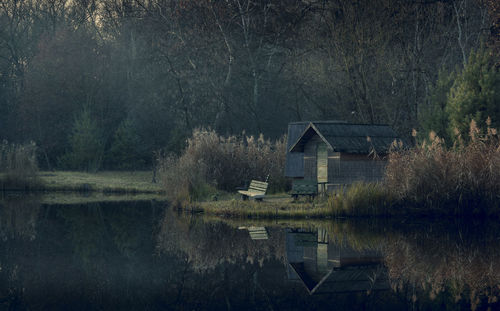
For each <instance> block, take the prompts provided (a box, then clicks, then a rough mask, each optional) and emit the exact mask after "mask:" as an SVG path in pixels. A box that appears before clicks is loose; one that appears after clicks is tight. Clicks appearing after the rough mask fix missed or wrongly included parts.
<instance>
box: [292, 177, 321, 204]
mask: <svg viewBox="0 0 500 311" xmlns="http://www.w3.org/2000/svg"><path fill="white" fill-rule="evenodd" d="M291 194H292V197H293V198H294V199H295V200H297V199H298V198H299V195H308V196H309V198H311V199H313V198H314V197H315V196H317V195H318V184H317V183H316V182H315V181H314V180H303V179H301V180H294V181H293V185H292V192H291Z"/></svg>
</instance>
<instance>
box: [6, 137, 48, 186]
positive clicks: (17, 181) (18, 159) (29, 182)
mask: <svg viewBox="0 0 500 311" xmlns="http://www.w3.org/2000/svg"><path fill="white" fill-rule="evenodd" d="M37 172H38V164H37V160H36V145H35V143H33V142H31V143H29V144H24V145H21V144H11V143H8V142H7V141H3V142H2V144H1V145H0V189H2V190H30V189H33V188H37V187H39V180H38V179H37Z"/></svg>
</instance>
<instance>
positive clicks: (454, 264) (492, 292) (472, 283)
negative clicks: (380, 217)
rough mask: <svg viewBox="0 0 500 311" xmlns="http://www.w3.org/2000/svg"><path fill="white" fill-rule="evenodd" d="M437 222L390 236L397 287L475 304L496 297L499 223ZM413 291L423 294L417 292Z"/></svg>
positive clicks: (499, 286) (389, 256)
mask: <svg viewBox="0 0 500 311" xmlns="http://www.w3.org/2000/svg"><path fill="white" fill-rule="evenodd" d="M431 228H432V227H431V226H429V227H427V228H422V227H420V228H416V229H417V230H415V231H412V232H411V233H408V232H405V233H404V234H397V235H395V236H394V237H393V238H390V239H388V240H387V243H386V263H387V266H388V268H389V273H390V277H391V280H392V285H393V287H394V289H395V290H396V291H399V292H401V291H405V290H406V289H407V288H409V287H414V288H416V290H417V291H421V295H420V296H422V298H423V299H427V298H429V299H430V300H442V299H449V300H450V301H451V302H453V303H455V302H459V301H460V302H462V303H463V302H466V303H467V304H469V303H470V307H471V309H473V310H474V309H476V308H477V307H478V306H480V305H482V304H491V303H496V302H497V301H498V295H499V294H500V269H498V267H499V265H500V249H499V248H498V247H499V241H498V239H497V236H496V234H495V232H498V226H497V225H493V224H489V225H488V226H476V227H471V226H468V227H455V226H453V227H451V228H450V227H439V226H437V227H434V228H432V229H433V230H430V229H431ZM486 229H489V230H488V231H487V232H485V230H486ZM411 296H412V297H411V298H412V299H413V300H416V299H417V293H412V294H411ZM438 297H439V299H438Z"/></svg>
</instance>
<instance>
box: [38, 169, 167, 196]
mask: <svg viewBox="0 0 500 311" xmlns="http://www.w3.org/2000/svg"><path fill="white" fill-rule="evenodd" d="M38 176H39V178H40V180H41V182H42V185H43V186H42V188H43V189H42V190H48V191H98V192H111V193H161V192H163V189H162V187H161V185H160V184H159V183H152V177H153V176H152V172H150V171H134V172H131V171H125V172H115V171H112V172H97V173H84V172H67V171H55V172H40V173H39V174H38Z"/></svg>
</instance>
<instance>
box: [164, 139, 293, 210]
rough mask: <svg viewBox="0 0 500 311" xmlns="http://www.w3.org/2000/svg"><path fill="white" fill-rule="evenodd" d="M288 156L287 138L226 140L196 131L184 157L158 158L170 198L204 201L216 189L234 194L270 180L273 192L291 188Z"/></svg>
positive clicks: (189, 140)
mask: <svg viewBox="0 0 500 311" xmlns="http://www.w3.org/2000/svg"><path fill="white" fill-rule="evenodd" d="M285 155H286V139H285V137H282V138H280V139H278V140H276V141H274V142H273V141H270V140H266V139H264V137H263V135H260V136H259V137H258V138H255V137H254V136H246V135H244V133H243V135H241V136H229V137H224V136H220V135H218V134H217V133H216V132H215V131H213V130H206V129H196V130H194V131H193V135H192V136H191V138H189V139H188V141H187V147H186V149H185V150H184V152H183V154H182V155H181V156H180V157H175V156H165V155H160V156H159V157H158V172H159V176H160V179H161V181H162V183H163V185H164V187H165V190H166V191H167V194H168V195H169V196H170V197H171V198H172V199H174V200H177V201H186V200H187V201H192V200H199V199H203V198H206V197H207V196H209V195H210V194H212V193H214V192H215V189H219V190H225V191H231V192H233V191H235V190H236V187H239V186H244V185H245V184H247V185H248V183H249V182H250V180H252V179H256V180H261V181H264V180H266V178H267V176H269V190H270V191H283V190H286V189H287V188H288V187H289V185H288V183H289V181H287V179H286V178H285V177H284V167H285Z"/></svg>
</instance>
